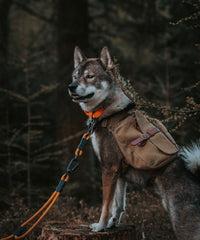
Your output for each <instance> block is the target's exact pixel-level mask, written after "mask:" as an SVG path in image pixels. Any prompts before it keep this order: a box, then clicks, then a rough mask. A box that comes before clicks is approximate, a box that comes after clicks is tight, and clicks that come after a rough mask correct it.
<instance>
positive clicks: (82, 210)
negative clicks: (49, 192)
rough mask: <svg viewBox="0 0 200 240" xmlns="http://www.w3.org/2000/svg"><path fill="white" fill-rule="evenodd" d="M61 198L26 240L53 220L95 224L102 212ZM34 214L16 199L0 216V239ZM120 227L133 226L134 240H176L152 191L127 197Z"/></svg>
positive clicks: (97, 207) (38, 232)
mask: <svg viewBox="0 0 200 240" xmlns="http://www.w3.org/2000/svg"><path fill="white" fill-rule="evenodd" d="M64 195H65V194H63V195H62V194H61V196H60V197H59V199H58V200H57V202H56V204H55V206H54V207H53V209H52V210H51V211H50V212H49V213H48V215H47V216H46V217H45V219H44V220H43V221H42V222H41V223H40V224H39V226H38V227H37V228H36V229H35V230H34V231H33V232H32V233H31V234H30V235H29V236H28V237H27V238H26V239H37V238H38V236H39V235H40V233H41V228H42V226H43V225H44V224H45V222H46V221H51V220H53V221H55V220H56V221H66V222H69V223H71V224H87V225H88V224H91V223H93V222H97V221H98V218H99V216H100V211H101V205H100V204H98V205H96V206H88V204H86V203H85V202H84V201H83V200H77V199H76V198H73V197H65V196H64ZM34 211H36V209H31V210H30V209H28V208H25V207H24V204H23V201H22V200H20V199H17V200H16V204H15V205H13V206H12V207H11V208H10V209H9V210H7V211H6V212H4V214H3V215H2V214H1V216H0V217H1V221H0V233H1V234H0V237H3V236H7V235H10V234H11V232H12V231H14V230H16V228H17V227H18V226H19V225H20V223H22V222H23V221H25V220H26V219H27V218H29V217H30V216H31V214H33V213H34ZM121 223H122V224H131V225H134V226H135V228H136V232H137V237H136V240H144V239H148V240H158V239H159V240H167V239H170V240H174V239H175V237H174V234H173V231H172V228H171V224H170V222H169V218H168V216H167V214H166V212H165V211H164V209H163V207H162V206H161V202H160V199H159V197H158V196H157V195H156V194H155V193H154V191H153V189H152V188H149V189H148V190H142V191H140V192H138V191H132V192H129V193H128V194H127V207H126V211H125V213H124V215H123V217H122V222H121Z"/></svg>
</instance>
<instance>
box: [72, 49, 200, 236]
mask: <svg viewBox="0 0 200 240" xmlns="http://www.w3.org/2000/svg"><path fill="white" fill-rule="evenodd" d="M112 67H113V61H112V59H111V56H110V53H109V50H108V48H107V47H104V48H103V49H102V50H101V53H100V57H99V58H88V59H87V58H86V57H85V55H84V54H83V52H82V51H81V50H80V49H79V47H75V50H74V71H73V73H72V78H73V81H72V83H70V84H69V86H68V91H69V94H70V96H71V98H72V100H73V101H74V102H75V103H78V104H79V105H80V107H81V108H82V110H83V111H85V112H93V113H94V112H96V111H98V110H99V109H101V108H103V109H104V111H103V113H102V115H101V116H100V117H99V119H98V122H99V123H97V124H96V126H95V128H94V132H93V133H92V135H91V141H92V146H93V149H94V152H95V153H96V155H97V157H98V159H99V161H100V162H101V163H102V185H103V205H102V212H101V216H100V219H99V222H98V223H94V224H92V225H90V228H91V230H92V231H93V232H98V231H103V230H105V229H107V228H111V227H117V226H118V225H119V224H120V220H121V217H122V215H123V212H124V211H125V205H126V188H127V183H134V184H137V185H141V186H145V184H146V183H147V182H148V181H149V179H152V173H151V172H149V171H147V170H140V169H135V168H133V167H131V166H127V165H126V166H125V167H124V162H125V157H124V155H123V154H122V152H121V151H120V149H119V146H118V144H117V142H116V139H115V138H114V136H113V134H112V131H109V128H107V127H105V126H104V125H106V124H101V123H102V122H104V123H105V122H106V120H107V119H111V120H112V119H113V118H114V117H115V116H116V115H117V114H119V113H120V114H121V113H122V112H123V114H127V115H128V114H130V112H131V111H133V110H134V103H133V102H132V100H130V99H129V98H128V97H127V96H126V95H125V94H124V92H123V91H122V90H121V88H120V87H119V86H118V85H117V84H116V82H115V81H114V80H113V79H112V77H111V76H110V74H109V73H108V71H107V70H108V69H112ZM199 168H200V146H199V145H198V144H194V145H193V146H191V147H184V148H182V149H181V150H180V151H179V153H178V155H177V157H176V158H175V159H174V160H173V161H171V162H170V163H169V164H167V165H166V166H165V167H163V168H162V171H158V173H155V174H153V179H154V185H155V189H156V191H157V192H158V194H159V195H160V197H161V200H162V204H163V206H164V208H165V210H166V211H167V212H168V214H169V217H170V219H171V223H172V227H173V230H174V232H175V235H176V238H177V239H181V240H184V239H185V240H186V239H187V240H188V239H189V240H199V239H200V179H199V178H198V177H197V176H196V172H197V170H198V169H199ZM133 207H134V206H133Z"/></svg>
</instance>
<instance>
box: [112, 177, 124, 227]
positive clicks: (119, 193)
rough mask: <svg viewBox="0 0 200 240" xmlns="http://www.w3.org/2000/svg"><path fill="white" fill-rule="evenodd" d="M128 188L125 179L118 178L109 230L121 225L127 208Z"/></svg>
mask: <svg viewBox="0 0 200 240" xmlns="http://www.w3.org/2000/svg"><path fill="white" fill-rule="evenodd" d="M126 188H127V183H126V181H125V180H124V179H122V178H118V180H117V186H116V190H115V195H114V199H113V204H112V208H111V215H112V216H111V217H110V219H109V222H108V225H107V228H111V227H113V226H115V227H118V225H119V224H120V220H121V217H122V215H123V213H124V211H125V207H126Z"/></svg>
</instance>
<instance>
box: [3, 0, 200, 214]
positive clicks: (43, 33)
mask: <svg viewBox="0 0 200 240" xmlns="http://www.w3.org/2000/svg"><path fill="white" fill-rule="evenodd" d="M199 18H200V1H199V0H185V1H180V0H168V1H166V0H155V1H152V0H147V1H140V0H124V1H120V0H115V1H114V0H102V1H97V0H73V1H69V0H0V112H1V117H0V211H1V213H2V214H3V213H4V212H5V211H6V210H7V209H9V208H10V207H11V206H13V205H17V204H18V202H17V199H22V201H23V204H24V205H25V206H32V207H38V206H40V205H41V203H42V202H43V201H44V200H46V199H47V197H48V196H49V195H50V193H51V192H52V191H53V190H54V189H55V186H56V185H57V182H58V180H59V178H60V175H61V174H62V173H63V172H64V171H65V167H66V164H67V162H68V161H69V160H70V159H71V158H72V157H73V154H74V150H75V148H76V145H77V144H78V143H79V139H80V136H81V133H82V132H83V130H84V129H85V121H86V116H85V115H84V113H82V111H81V110H80V108H79V106H78V105H76V104H75V103H72V101H71V99H70V97H69V96H68V90H67V86H68V84H69V83H70V82H71V72H72V70H73V50H74V47H75V46H76V45H78V46H79V47H80V48H81V49H82V50H83V51H84V53H85V54H86V56H87V57H98V56H99V53H100V50H101V48H102V47H103V46H108V47H109V49H110V52H111V55H112V56H113V57H114V56H115V57H116V58H117V59H118V63H119V64H120V70H121V74H122V76H123V77H125V78H126V79H129V80H130V81H131V84H132V85H133V86H134V89H135V90H136V91H137V92H138V94H139V96H141V97H142V98H143V99H145V101H144V102H143V103H142V104H143V106H142V108H143V109H145V110H146V111H147V112H148V113H149V114H150V115H152V116H156V117H158V118H160V119H162V120H164V122H165V123H166V125H167V126H168V128H169V129H170V130H171V132H172V134H173V136H174V137H175V139H176V140H177V143H178V144H179V145H185V144H188V143H191V142H192V141H195V140H197V139H198V138H199V137H200V128H199V120H200V88H199V86H200V80H199V76H200V67H199V63H200V62H199V50H200V45H199V42H200V41H199V40H200V39H199V36H200V34H199V26H200V25H199V24H200V22H199ZM100 181H101V180H100V165H99V163H98V161H97V160H96V158H95V156H94V154H93V152H92V149H91V147H90V146H88V147H87V151H86V153H85V154H84V157H82V158H81V166H80V167H79V170H78V171H77V173H76V174H75V176H73V177H72V179H71V180H70V184H69V186H68V187H67V191H66V192H64V194H67V195H69V196H75V197H76V198H78V199H84V201H86V202H88V203H89V204H92V203H94V202H100V198H99V196H100V194H99V193H100V185H101V182H100Z"/></svg>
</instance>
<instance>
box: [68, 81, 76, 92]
mask: <svg viewBox="0 0 200 240" xmlns="http://www.w3.org/2000/svg"><path fill="white" fill-rule="evenodd" d="M77 87H78V84H77V83H70V84H69V86H68V88H69V90H70V91H71V92H74V91H75V90H76V88H77Z"/></svg>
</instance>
